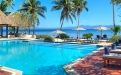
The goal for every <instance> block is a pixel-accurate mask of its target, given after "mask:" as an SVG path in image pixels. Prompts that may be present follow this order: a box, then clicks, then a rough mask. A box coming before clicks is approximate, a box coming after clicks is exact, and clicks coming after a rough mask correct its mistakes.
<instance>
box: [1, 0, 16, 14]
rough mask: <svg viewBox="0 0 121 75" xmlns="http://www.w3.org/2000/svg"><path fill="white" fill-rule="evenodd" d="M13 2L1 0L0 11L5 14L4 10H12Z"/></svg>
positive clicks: (11, 0)
mask: <svg viewBox="0 0 121 75" xmlns="http://www.w3.org/2000/svg"><path fill="white" fill-rule="evenodd" d="M13 1H14V0H2V1H1V3H0V10H1V11H3V12H4V13H7V12H6V10H7V9H10V8H13V6H14V4H13Z"/></svg>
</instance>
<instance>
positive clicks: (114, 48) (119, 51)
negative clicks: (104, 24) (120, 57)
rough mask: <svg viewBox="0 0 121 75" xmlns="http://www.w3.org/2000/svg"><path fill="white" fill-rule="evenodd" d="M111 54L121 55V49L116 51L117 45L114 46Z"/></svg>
mask: <svg viewBox="0 0 121 75" xmlns="http://www.w3.org/2000/svg"><path fill="white" fill-rule="evenodd" d="M110 53H118V54H121V49H116V44H115V43H114V44H112V49H111V50H110Z"/></svg>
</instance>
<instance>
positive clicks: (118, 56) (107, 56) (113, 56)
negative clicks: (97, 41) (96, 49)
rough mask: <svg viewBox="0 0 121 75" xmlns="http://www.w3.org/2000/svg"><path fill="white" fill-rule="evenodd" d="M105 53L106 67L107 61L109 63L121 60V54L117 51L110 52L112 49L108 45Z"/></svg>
mask: <svg viewBox="0 0 121 75" xmlns="http://www.w3.org/2000/svg"><path fill="white" fill-rule="evenodd" d="M104 52H105V54H103V56H102V58H103V61H104V67H106V63H108V64H109V61H119V62H121V54H117V53H110V50H109V48H108V47H105V48H104Z"/></svg>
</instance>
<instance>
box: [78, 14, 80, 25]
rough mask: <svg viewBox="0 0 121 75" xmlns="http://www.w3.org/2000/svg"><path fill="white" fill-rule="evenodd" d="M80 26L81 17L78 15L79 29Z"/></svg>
mask: <svg viewBox="0 0 121 75" xmlns="http://www.w3.org/2000/svg"><path fill="white" fill-rule="evenodd" d="M79 24H80V15H78V26H77V27H79Z"/></svg>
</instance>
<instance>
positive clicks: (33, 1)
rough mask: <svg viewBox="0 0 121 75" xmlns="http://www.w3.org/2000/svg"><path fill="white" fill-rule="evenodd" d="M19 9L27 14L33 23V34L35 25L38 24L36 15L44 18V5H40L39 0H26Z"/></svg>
mask: <svg viewBox="0 0 121 75" xmlns="http://www.w3.org/2000/svg"><path fill="white" fill-rule="evenodd" d="M21 7H22V8H21V9H20V10H19V11H21V12H23V13H24V14H26V15H27V16H28V19H29V20H30V21H31V22H32V25H33V35H34V34H35V25H39V18H38V15H39V16H41V17H43V18H45V15H44V12H46V11H47V9H46V7H45V6H41V2H40V1H39V0H27V1H25V2H24V3H22V4H21Z"/></svg>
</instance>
